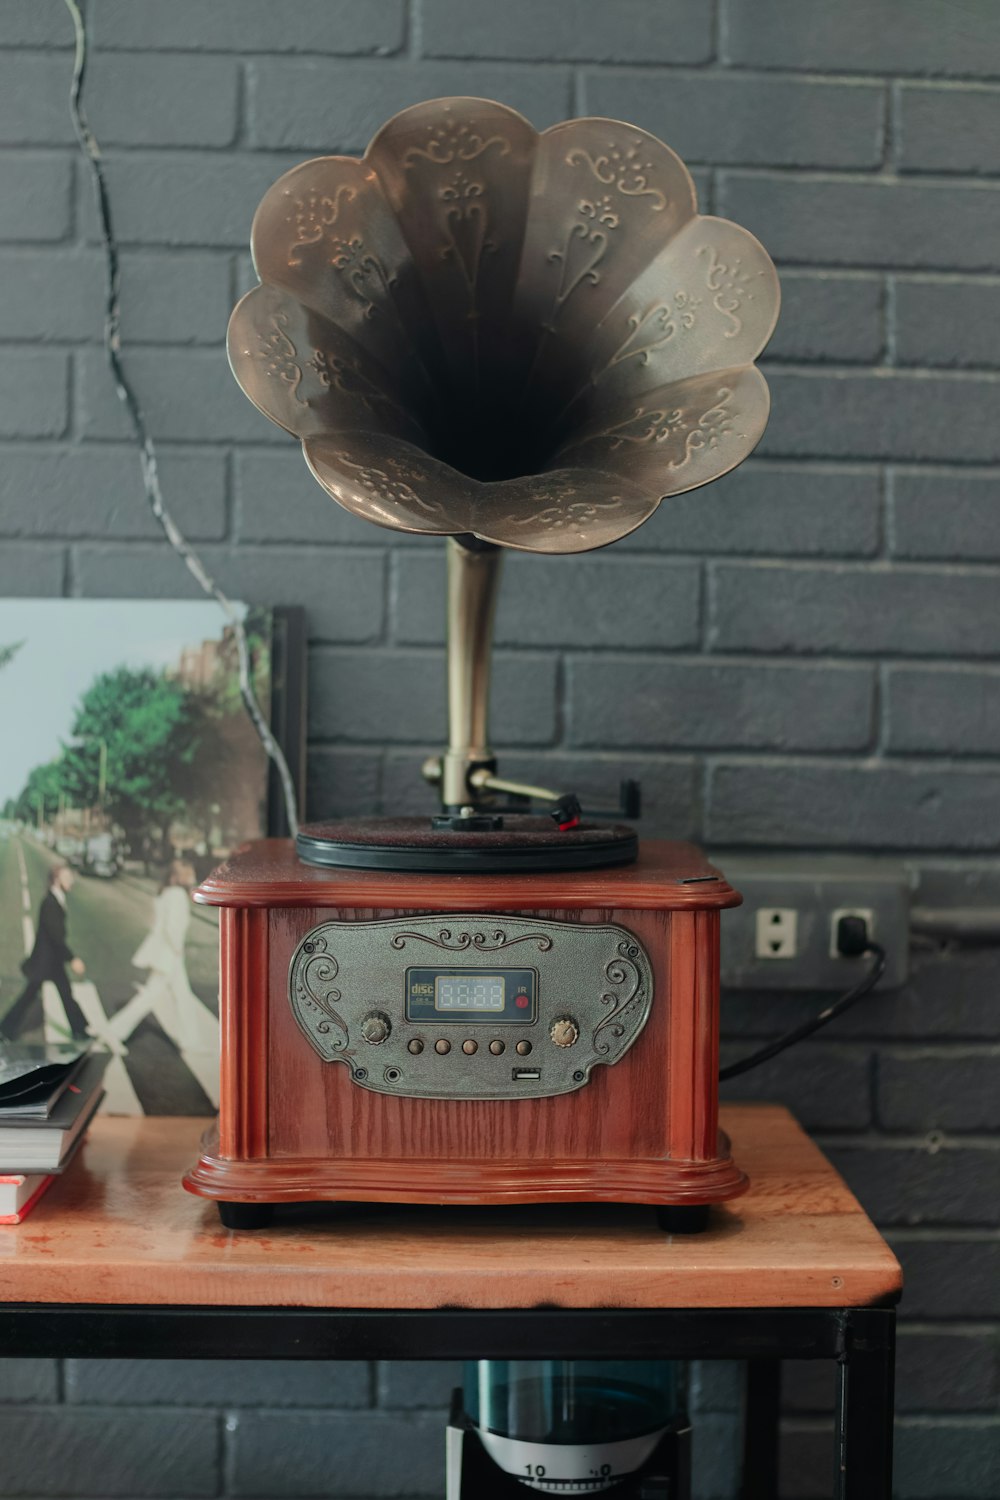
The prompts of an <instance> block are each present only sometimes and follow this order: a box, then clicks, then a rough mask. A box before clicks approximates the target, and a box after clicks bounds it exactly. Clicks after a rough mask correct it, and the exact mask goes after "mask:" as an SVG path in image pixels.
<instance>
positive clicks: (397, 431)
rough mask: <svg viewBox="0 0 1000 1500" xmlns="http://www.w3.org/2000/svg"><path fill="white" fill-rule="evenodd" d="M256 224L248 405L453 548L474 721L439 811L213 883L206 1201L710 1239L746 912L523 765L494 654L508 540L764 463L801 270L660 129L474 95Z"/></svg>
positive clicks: (451, 626) (455, 596) (355, 490)
mask: <svg viewBox="0 0 1000 1500" xmlns="http://www.w3.org/2000/svg"><path fill="white" fill-rule="evenodd" d="M252 242H253V253H254V262H255V266H256V269H257V273H258V276H259V278H260V282H261V284H260V285H259V286H257V287H255V288H254V289H253V291H251V292H250V293H249V294H248V295H247V296H245V297H244V298H243V300H242V301H241V302H240V303H239V305H238V306H237V307H236V309H235V311H234V313H233V316H232V320H231V323H230V329H229V355H230V361H231V364H232V367H233V370H234V373H235V375H236V378H237V380H238V381H239V382H240V384H241V386H242V387H243V389H244V391H245V392H246V394H247V395H248V396H249V397H250V399H251V400H252V401H253V402H254V403H255V404H256V405H257V406H258V407H259V408H260V409H261V411H263V412H264V413H265V415H267V416H268V417H270V418H271V420H272V421H274V422H276V423H278V424H279V425H280V426H282V427H284V428H286V429H287V430H288V431H289V432H291V433H293V434H294V435H295V436H296V437H298V438H299V439H300V440H301V443H302V449H303V452H304V454H305V459H306V463H307V464H308V466H309V468H310V469H311V471H312V473H313V474H314V476H315V477H316V479H317V480H318V481H319V483H320V484H321V485H322V486H323V488H324V489H325V490H326V491H327V493H328V494H329V495H330V496H331V497H332V498H333V499H334V500H335V501H337V502H338V503H339V504H340V505H342V506H344V507H346V508H347V509H348V510H350V511H352V512H353V513H354V514H355V515H357V516H360V517H362V518H364V519H366V520H368V521H372V522H374V523H375V524H377V525H380V526H384V527H389V528H392V529H394V530H397V531H404V532H416V533H423V534H427V535H434V536H440V537H443V538H447V543H446V545H447V550H448V582H447V597H446V599H442V601H441V604H442V610H446V612H447V621H448V645H447V673H448V709H449V737H448V745H447V748H446V749H445V751H444V753H443V754H442V755H441V756H440V757H439V758H435V759H433V760H431V761H430V762H428V763H427V764H426V765H425V766H424V775H425V776H426V777H427V778H428V780H429V781H431V782H432V783H434V784H435V786H436V787H437V788H438V789H439V793H440V809H439V811H438V813H437V815H436V816H433V817H427V818H413V817H408V818H394V817H391V816H389V817H382V818H373V817H364V816H358V817H356V818H349V819H345V820H342V821H340V822H338V823H318V824H311V825H307V826H305V827H303V828H302V829H301V830H300V831H299V833H298V837H297V839H296V840H295V841H294V842H293V841H292V840H284V841H282V840H270V841H262V842H258V843H254V844H250V845H247V846H245V847H244V848H243V849H241V850H239V851H237V852H236V854H235V855H234V856H233V857H232V858H231V859H230V860H229V861H228V863H226V864H224V865H223V866H221V867H220V868H219V869H218V870H216V871H215V872H214V873H213V874H212V875H211V876H210V877H209V878H208V879H207V880H206V881H205V882H204V884H203V885H202V886H201V887H200V889H199V890H198V891H197V893H196V899H197V900H198V901H201V902H203V903H206V904H210V905H215V906H218V907H220V908H221V1020H222V1092H221V1105H220V1112H219V1119H218V1124H217V1128H216V1129H215V1131H214V1132H213V1133H212V1134H211V1136H210V1137H209V1138H208V1139H207V1140H206V1142H205V1143H204V1147H203V1152H202V1156H201V1159H200V1161H199V1162H198V1164H197V1165H196V1166H195V1167H193V1168H192V1170H191V1171H190V1172H189V1174H188V1176H187V1177H186V1179H185V1185H186V1186H187V1187H188V1188H189V1189H190V1190H191V1191H192V1192H195V1193H200V1194H202V1195H204V1196H206V1197H209V1198H212V1199H215V1200H216V1201H217V1202H218V1205H219V1209H220V1213H221V1216H222V1221H223V1223H224V1224H226V1225H228V1226H230V1227H247V1228H251V1227H258V1226H260V1225H263V1224H265V1223H267V1222H268V1219H269V1217H270V1215H271V1211H272V1206H273V1205H274V1204H276V1203H283V1202H290V1201H301V1200H368V1201H382V1202H386V1201H391V1202H407V1203H414V1202H416V1203H438V1204H445V1203H446V1204H502V1203H553V1202H572V1201H577V1202H579V1201H598V1200H601V1201H620V1202H632V1203H646V1204H653V1205H656V1207H657V1209H658V1211H659V1214H660V1220H661V1223H662V1224H663V1225H664V1226H665V1227H666V1228H668V1229H670V1230H685V1229H697V1228H700V1227H701V1226H702V1225H703V1223H704V1221H705V1217H706V1214H707V1209H708V1205H710V1204H712V1203H716V1202H719V1201H722V1200H725V1199H728V1198H732V1197H734V1196H736V1195H737V1194H739V1193H741V1192H742V1191H743V1190H744V1189H745V1187H746V1185H747V1183H746V1178H745V1176H744V1174H743V1173H742V1172H741V1171H740V1170H739V1167H738V1166H737V1165H736V1164H735V1163H734V1161H733V1160H732V1157H731V1155H730V1152H729V1146H728V1142H727V1141H726V1140H725V1139H724V1138H722V1137H721V1136H720V1135H719V1132H718V1122H717V1072H718V988H719V979H718V973H719V914H720V911H721V910H722V909H723V908H725V907H727V906H733V905H736V904H738V902H739V899H740V898H739V895H738V893H737V892H736V891H734V890H733V889H732V888H731V887H730V886H729V885H728V884H727V882H726V881H725V879H724V878H723V876H722V875H721V874H720V872H719V871H718V870H716V869H714V868H713V867H712V866H711V865H709V864H708V863H707V862H706V860H705V858H704V857H703V855H702V854H701V853H700V851H699V850H698V849H696V848H695V847H693V846H692V845H689V844H682V843H672V842H669V841H657V840H645V841H643V842H642V843H641V844H640V842H639V840H638V839H637V836H636V834H635V831H634V829H633V828H632V827H631V826H630V824H629V822H628V821H627V819H628V818H630V817H634V816H635V815H636V814H637V813H638V796H637V789H636V788H634V787H633V786H631V785H630V784H626V786H625V788H624V792H623V795H622V797H621V804H622V805H621V808H620V810H619V812H618V814H617V815H613V816H612V817H611V820H610V821H605V820H604V818H602V817H598V816H595V815H594V813H593V810H592V809H588V808H587V807H586V806H583V807H581V804H580V799H579V798H578V797H577V796H575V795H574V794H573V793H572V792H570V791H568V790H566V789H559V788H547V787H542V786H534V785H529V784H525V783H522V782H519V781H515V780H512V779H509V778H507V777H504V776H503V775H502V774H501V772H500V769H499V768H498V765H497V761H496V758H495V757H494V755H493V753H492V751H491V750H490V748H489V739H488V732H487V725H488V684H489V660H490V647H491V636H492V622H493V614H494V606H495V600H496V593H497V587H498V583H499V577H500V565H501V561H502V558H503V556H504V551H505V549H507V548H513V549H516V550H520V551H524V552H532V553H545V554H557V553H575V552H586V551H590V550H591V549H593V548H597V547H603V546H606V545H607V544H609V543H611V542H614V541H617V540H618V539H620V538H622V537H624V536H626V535H628V534H629V533H630V532H632V531H634V530H635V529H636V527H638V526H640V525H641V524H642V522H643V521H645V520H646V519H647V518H648V517H649V516H651V515H652V513H653V512H654V510H656V508H657V506H658V505H659V504H660V501H661V500H662V499H664V498H665V497H667V496H670V495H675V494H680V493H682V492H683V491H687V490H691V489H694V488H695V487H697V486H699V485H703V484H706V483H708V482H709V481H710V480H713V479H716V478H718V477H719V476H720V475H722V474H724V473H726V472H727V471H728V470H730V469H732V468H733V467H735V465H737V464H738V463H740V462H741V460H742V459H743V458H745V457H746V455H747V454H748V453H749V452H750V451H751V450H752V448H753V447H754V445H755V444H756V443H757V441H758V439H759V438H760V436H761V433H762V432H763V430H764V426H765V423H766V420H767V412H768V394H767V387H766V385H765V382H764V380H763V378H762V376H761V375H760V373H759V372H758V370H757V369H756V368H755V367H754V364H753V360H754V358H755V357H756V355H757V354H758V353H759V352H760V350H761V349H762V348H763V346H764V344H765V343H766V342H767V339H768V338H769V336H770V334H771V331H772V329H773V326H774V322H775V319H776V315H777V307H778V287H777V278H776V275H775V272H774V268H773V266H772V264H771V262H770V260H769V258H768V256H767V254H766V252H765V251H764V250H763V249H762V247H761V246H760V244H759V243H758V242H757V241H756V240H755V239H754V238H753V236H752V235H750V234H748V233H747V232H746V231H745V230H743V229H741V228H739V227H738V226H737V225H735V224H731V223H729V222H727V221H726V220H723V219H718V218H712V217H705V216H700V215H699V214H698V213H697V211H696V202H695V193H694V187H693V184H692V181H691V178H690V176H689V174H688V172H687V170H686V168H685V167H684V165H683V163H682V162H681V161H680V159H679V158H678V157H677V156H676V155H675V154H674V153H673V152H672V151H670V150H669V149H668V148H667V147H666V146H665V145H663V144H662V143H661V142H660V141H658V140H656V139H655V138H653V137H652V136H650V135H647V134H646V133H645V132H643V131H641V130H638V129H636V128H635V127H633V126H630V125H626V124H622V123H621V122H619V121H613V120H603V119H580V120H573V121H569V122H566V123H564V124H560V125H557V126H555V127H553V128H551V129H549V130H546V131H544V132H542V133H541V134H539V133H537V132H536V131H535V130H534V129H533V128H532V127H531V125H529V124H528V122H527V121H526V120H524V119H523V118H522V117H521V116H520V115H519V114H517V113H516V112H515V111H513V110H511V109H508V108H506V107H504V106H502V105H500V104H496V103H492V102H489V101H486V100H481V99H445V100H437V101H433V102H429V103H425V104H420V105H417V106H416V107H414V108H411V109H407V110H405V111H404V112H403V113H402V114H400V115H397V116H396V117H395V118H394V119H392V120H390V121H389V122H388V124H386V125H385V126H384V127H383V128H382V129H381V130H380V131H379V132H378V134H377V135H376V136H375V138H374V140H373V141H372V143H371V145H370V146H369V147H368V150H367V152H366V153H365V155H364V157H363V158H362V159H360V160H355V159H350V158H344V157H321V158H319V159H317V160H313V161H308V162H305V163H303V164H302V165H301V166H298V167H296V168H294V169H293V170H292V171H290V172H288V173H287V174H286V175H285V176H283V177H282V178H280V180H279V181H278V182H277V183H275V185H274V186H273V187H272V188H271V189H270V191H269V192H268V193H267V194H266V195H265V197H264V199H263V201H262V203H261V205H260V207H259V209H258V212H257V215H256V218H255V220H254V225H253V234H252ZM275 503H276V504H280V497H276V498H275ZM623 607H624V608H627V607H628V605H627V601H621V600H618V601H605V600H599V599H595V601H594V609H595V612H596V611H598V610H600V609H603V608H616V609H621V608H623ZM372 691H373V692H377V691H378V683H377V681H375V682H373V683H372ZM343 712H344V714H345V715H348V714H350V712H351V705H350V704H348V703H345V704H344V705H343Z"/></svg>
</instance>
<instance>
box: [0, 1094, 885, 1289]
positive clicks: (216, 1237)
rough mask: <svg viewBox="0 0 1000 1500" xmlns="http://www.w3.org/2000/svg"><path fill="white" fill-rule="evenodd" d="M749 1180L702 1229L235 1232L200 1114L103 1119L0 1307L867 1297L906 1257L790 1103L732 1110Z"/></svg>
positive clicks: (370, 1220)
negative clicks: (212, 1189) (216, 1186)
mask: <svg viewBox="0 0 1000 1500" xmlns="http://www.w3.org/2000/svg"><path fill="white" fill-rule="evenodd" d="M722 1125H723V1128H724V1129H725V1130H726V1131H727V1132H728V1133H729V1135H730V1136H731V1138H732V1142H733V1151H734V1154H735V1156H736V1159H737V1160H738V1161H739V1162H740V1164H741V1166H743V1167H744V1168H745V1169H746V1170H747V1171H748V1172H749V1174H750V1178H751V1187H750V1191H749V1192H748V1193H747V1194H746V1196H744V1197H742V1198H739V1199H737V1200H735V1202H733V1203H731V1204H726V1205H724V1206H721V1207H718V1208H715V1209H713V1211H712V1219H711V1221H710V1227H709V1228H708V1229H707V1230H706V1231H705V1232H704V1233H702V1234H700V1235H691V1236H671V1235H667V1234H664V1233H663V1232H662V1231H661V1230H660V1229H658V1228H657V1225H656V1221H655V1216H654V1211H653V1210H652V1209H651V1208H645V1207H636V1206H628V1205H607V1204H600V1205H580V1204H574V1205H566V1206H560V1207H546V1206H537V1207H536V1206H531V1207H519V1208H462V1209H454V1208H437V1207H412V1206H399V1205H395V1204H391V1205H390V1204H386V1205H376V1204H343V1205H341V1204H334V1205H329V1204H324V1205H289V1206H287V1207H285V1208H282V1209H279V1210H278V1212H277V1214H276V1217H275V1221H274V1223H273V1224H272V1226H271V1227H270V1228H269V1229H267V1230H263V1231H252V1232H251V1231H243V1232H230V1231H227V1230H225V1229H223V1228H222V1227H221V1225H220V1222H219V1218H218V1214H217V1210H216V1207H215V1205H214V1203H210V1202H208V1201H207V1200H205V1199H202V1198H196V1197H193V1196H192V1195H191V1194H189V1193H187V1192H185V1191H184V1190H183V1188H182V1187H181V1182H180V1179H181V1175H182V1173H183V1172H184V1170H185V1169H186V1168H187V1167H188V1166H189V1165H190V1164H191V1162H192V1161H193V1160H194V1158H195V1157H196V1155H197V1148H198V1139H199V1135H200V1133H201V1130H202V1129H203V1128H204V1122H202V1121H197V1120H193V1119H187V1118H185V1119H178V1118H169V1119H168V1118H146V1119H110V1118H99V1119H98V1120H96V1121H95V1122H94V1124H93V1126H92V1127H91V1130H90V1135H89V1137H88V1140H87V1142H86V1144H85V1146H84V1148H83V1150H82V1151H81V1152H80V1154H79V1156H78V1157H77V1159H76V1161H75V1162H74V1163H73V1165H72V1167H71V1168H70V1170H69V1171H68V1172H67V1173H66V1175H65V1177H63V1178H61V1179H59V1180H58V1181H57V1182H55V1183H54V1184H53V1185H52V1187H51V1188H50V1189H49V1191H48V1193H46V1194H45V1196H44V1197H43V1198H42V1199H41V1201H40V1202H39V1203H38V1205H37V1206H36V1208H35V1209H34V1210H33V1212H32V1213H31V1214H30V1215H29V1217H28V1218H27V1219H26V1220H25V1222H24V1223H23V1224H20V1225H16V1226H9V1225H8V1226H3V1227H0V1301H2V1302H10V1303H23V1302H27V1303H35V1302H41V1303H60V1304H67V1303H73V1304H85V1303H99V1304H114V1305H123V1304H124V1305H137V1306H149V1305H157V1306H178V1307H181V1306H212V1307H233V1306H237V1307H324V1308H381V1309H388V1308H438V1307H443V1306H450V1307H466V1308H477V1309H479V1308H515V1307H518V1308H525V1307H529V1308H530V1307H535V1306H538V1305H539V1304H548V1305H549V1306H557V1307H564V1308H606V1309H615V1308H654V1307H655V1308H699V1307H748V1308H752V1307H863V1306H867V1305H869V1304H871V1303H873V1302H877V1301H880V1300H884V1299H891V1298H892V1297H894V1296H895V1295H896V1294H897V1293H898V1292H899V1289H900V1286H901V1272H900V1268H899V1264H898V1262H897V1261H896V1258H895V1256H894V1255H893V1254H892V1251H891V1250H890V1249H889V1247H888V1245H887V1244H886V1243H885V1241H884V1240H883V1239H882V1237H881V1236H880V1235H879V1233H878V1231H877V1230H876V1229H875V1227H874V1225H873V1224H872V1223H871V1221H870V1220H869V1219H868V1217H867V1215H866V1214H865V1213H864V1212H863V1210H862V1208H861V1206H860V1205H859V1203H858V1202H857V1199H856V1198H855V1197H854V1196H853V1194H852V1193H851V1192H850V1191H849V1190H848V1188H847V1186H846V1185H845V1183H844V1181H843V1179H842V1178H841V1177H840V1176H839V1175H838V1174H837V1173H836V1172H835V1171H834V1169H833V1167H832V1166H831V1165H830V1164H829V1162H828V1161H827V1160H826V1158H825V1157H824V1156H823V1154H822V1152H821V1151H820V1150H819V1149H818V1148H817V1147H816V1146H815V1145H814V1144H813V1143H812V1142H811V1141H810V1140H809V1138H808V1137H807V1136H806V1135H805V1133H804V1132H803V1131H802V1129H801V1128H800V1127H799V1126H798V1125H797V1124H796V1122H795V1121H794V1120H793V1119H792V1117H791V1115H790V1114H789V1113H788V1111H787V1110H785V1109H783V1108H780V1107H778V1106H776V1105H730V1106H729V1107H728V1108H725V1107H724V1108H723V1111H722Z"/></svg>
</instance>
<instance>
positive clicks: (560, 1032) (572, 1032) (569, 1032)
mask: <svg viewBox="0 0 1000 1500" xmlns="http://www.w3.org/2000/svg"><path fill="white" fill-rule="evenodd" d="M549 1036H550V1037H551V1038H552V1040H553V1041H554V1042H555V1044H556V1046H557V1047H572V1045H573V1043H574V1042H575V1041H577V1040H578V1038H579V1036H580V1027H579V1026H578V1025H577V1023H576V1021H575V1020H574V1019H573V1017H572V1016H557V1017H556V1019H555V1020H554V1021H553V1022H552V1025H551V1026H550V1027H549Z"/></svg>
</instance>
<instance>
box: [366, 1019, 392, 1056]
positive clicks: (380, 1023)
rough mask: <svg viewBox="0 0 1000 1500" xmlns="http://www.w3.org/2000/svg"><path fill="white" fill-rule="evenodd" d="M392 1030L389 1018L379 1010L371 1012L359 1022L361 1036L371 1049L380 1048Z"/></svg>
mask: <svg viewBox="0 0 1000 1500" xmlns="http://www.w3.org/2000/svg"><path fill="white" fill-rule="evenodd" d="M391 1030H392V1023H391V1022H390V1020H389V1017H388V1016H386V1015H383V1014H382V1012H381V1011H380V1010H373V1011H372V1012H371V1013H370V1014H369V1015H367V1016H365V1018H364V1020H363V1021H362V1022H361V1035H362V1038H363V1039H364V1041H366V1042H368V1043H370V1044H371V1046H373V1047H380V1046H381V1045H382V1043H383V1042H384V1041H385V1039H386V1037H387V1036H388V1035H389V1032H390V1031H391Z"/></svg>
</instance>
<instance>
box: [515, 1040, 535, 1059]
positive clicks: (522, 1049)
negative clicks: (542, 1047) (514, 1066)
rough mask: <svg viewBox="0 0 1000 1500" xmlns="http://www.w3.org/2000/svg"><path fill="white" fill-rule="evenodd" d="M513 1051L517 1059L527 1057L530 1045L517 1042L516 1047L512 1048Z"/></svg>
mask: <svg viewBox="0 0 1000 1500" xmlns="http://www.w3.org/2000/svg"><path fill="white" fill-rule="evenodd" d="M514 1051H515V1052H516V1053H517V1054H518V1056H519V1057H527V1055H528V1053H529V1052H530V1051H531V1043H530V1042H518V1043H517V1045H516V1047H515V1048H514Z"/></svg>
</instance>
